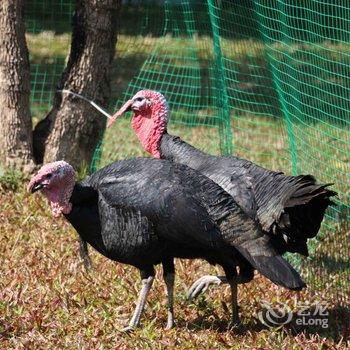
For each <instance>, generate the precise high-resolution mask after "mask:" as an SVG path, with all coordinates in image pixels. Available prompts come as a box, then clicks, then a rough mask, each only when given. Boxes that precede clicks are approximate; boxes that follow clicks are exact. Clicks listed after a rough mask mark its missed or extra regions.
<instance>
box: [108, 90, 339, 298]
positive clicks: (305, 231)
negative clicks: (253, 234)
mask: <svg viewBox="0 0 350 350" xmlns="http://www.w3.org/2000/svg"><path fill="white" fill-rule="evenodd" d="M129 110H132V111H133V112H134V114H133V117H132V121H131V124H132V127H133V129H134V130H135V132H136V134H137V136H138V138H139V140H140V142H141V144H142V146H143V147H144V149H145V150H146V151H147V152H149V153H151V154H152V155H153V157H155V158H163V159H168V160H171V161H173V162H176V163H181V164H185V165H187V166H189V167H190V168H192V169H195V170H197V171H199V172H200V173H202V174H204V175H205V176H207V177H209V178H210V179H212V180H213V181H214V182H216V183H217V184H219V185H220V186H221V187H222V188H223V189H224V190H225V191H226V192H228V193H229V194H230V195H231V196H232V197H233V199H234V200H235V202H236V203H237V204H238V205H239V206H240V207H241V208H242V209H243V211H244V212H245V213H246V214H247V216H249V218H251V219H253V220H255V221H257V222H258V223H259V225H260V226H261V228H262V230H263V231H264V232H266V233H268V234H270V235H272V236H273V237H274V240H275V242H276V244H277V245H278V251H279V253H280V254H283V253H284V252H287V251H288V252H293V253H294V252H296V253H300V254H302V255H305V256H307V255H308V249H307V240H308V239H309V238H312V237H315V236H316V234H317V232H318V230H319V228H320V225H321V222H322V220H323V216H324V213H325V210H326V208H327V207H328V205H329V204H331V200H330V197H332V196H334V195H335V194H336V193H335V192H333V191H331V190H329V189H327V188H326V187H327V186H328V185H323V184H316V180H315V178H314V177H313V176H311V175H300V176H286V175H284V174H283V173H282V172H275V171H271V170H267V169H264V168H262V167H260V166H258V165H256V164H254V163H252V162H250V161H249V160H246V159H241V158H238V157H220V156H213V155H209V154H206V153H204V152H202V151H200V150H198V149H196V148H194V147H192V146H191V145H189V144H188V143H186V142H184V141H182V140H181V139H180V138H179V137H175V136H171V135H169V134H168V133H167V122H168V119H169V107H168V104H167V101H166V99H165V97H164V96H163V95H162V94H161V93H159V92H156V91H152V90H141V91H139V92H138V93H137V94H136V95H135V96H134V97H133V98H132V99H131V100H129V101H127V102H126V103H125V104H124V106H123V107H122V108H121V109H120V110H119V111H118V112H117V113H116V114H115V115H114V116H113V118H112V119H111V120H110V121H109V126H110V125H111V124H112V123H113V122H114V120H115V119H116V118H117V117H119V116H120V115H122V114H123V113H125V112H126V111H129ZM246 277H247V280H249V278H251V277H252V274H250V276H246ZM223 280H224V279H223V278H220V277H215V276H204V277H203V278H201V279H200V280H198V281H197V282H196V283H195V284H194V285H193V286H192V287H191V289H190V296H192V297H194V296H196V295H198V294H199V293H200V292H201V291H202V290H204V289H206V288H207V287H208V285H210V284H211V283H217V284H220V283H221V282H222V281H223Z"/></svg>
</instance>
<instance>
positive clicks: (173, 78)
mask: <svg viewBox="0 0 350 350" xmlns="http://www.w3.org/2000/svg"><path fill="white" fill-rule="evenodd" d="M74 5H75V4H74V1H73V0H72V1H71V0H51V1H41V0H28V1H27V40H28V46H29V50H30V60H31V74H32V75H31V77H32V114H33V118H34V122H35V121H37V120H38V119H40V118H42V117H43V116H44V115H45V112H47V111H48V110H49V108H50V104H51V101H52V99H53V94H54V91H55V89H56V84H57V82H58V79H59V77H60V74H61V72H62V70H63V67H64V65H65V60H66V56H67V54H68V52H69V45H70V40H71V26H70V23H71V17H72V13H73V11H74ZM111 77H112V89H113V93H112V95H113V99H112V101H111V105H110V110H111V111H113V110H115V109H116V108H118V107H120V106H121V104H122V103H123V102H124V101H125V100H126V99H127V98H130V97H131V96H132V95H133V94H134V93H136V92H137V91H138V90H140V89H145V88H150V89H155V90H159V91H161V92H162V93H164V94H165V96H166V97H167V99H168V101H169V103H170V107H171V123H170V132H171V133H173V134H177V135H180V136H181V137H182V138H184V139H185V140H187V141H189V142H190V143H192V144H193V145H195V146H196V147H199V148H201V149H204V150H206V151H207V152H210V153H215V154H219V153H221V154H235V155H239V156H241V157H244V158H248V159H250V160H252V161H254V162H256V163H258V164H260V165H262V166H265V167H267V168H270V169H274V170H283V171H284V172H286V173H289V174H300V173H311V174H314V175H315V176H317V178H318V180H319V181H321V182H332V183H335V185H334V187H335V189H336V190H337V191H338V192H339V197H338V198H337V199H336V204H337V205H336V206H335V207H333V208H331V209H330V210H329V211H328V212H327V218H326V220H325V222H324V225H323V227H322V232H321V234H320V236H319V238H318V239H317V240H315V241H314V242H313V251H312V257H311V258H309V259H307V260H305V259H304V260H301V259H297V260H296V261H295V263H299V264H300V265H301V266H300V267H301V268H302V270H303V273H304V276H306V278H307V279H308V280H309V281H310V282H311V284H312V286H313V288H315V289H316V290H317V288H328V289H329V290H330V293H332V294H334V295H336V296H337V297H338V298H339V299H340V300H345V299H346V296H347V295H349V289H348V288H349V277H350V267H349V248H348V244H349V236H350V234H349V220H350V206H349V199H350V181H349V179H350V176H349V172H350V166H349V164H350V136H349V135H350V134H349V129H350V114H349V113H350V102H349V98H350V4H347V3H346V2H344V1H341V0H334V1H320V0H303V1H300V0H235V1H224V0H207V1H204V0H203V1H198V0H197V1H190V0H188V1H185V0H183V1H132V0H131V1H124V2H123V6H122V13H121V23H120V28H119V39H118V44H117V53H116V57H115V62H114V65H113V69H112V71H111ZM141 154H143V153H142V150H141V147H140V145H139V143H138V141H137V140H136V138H135V136H134V135H133V132H132V131H131V128H130V125H129V120H127V119H125V120H121V121H120V122H118V123H115V125H114V127H113V128H112V129H111V130H108V132H106V134H105V136H104V139H103V140H101V144H100V145H99V147H98V148H97V150H96V152H95V156H94V160H93V164H92V169H96V168H98V167H101V166H103V165H105V164H107V163H110V162H111V161H113V160H115V159H118V158H124V157H127V156H135V155H141Z"/></svg>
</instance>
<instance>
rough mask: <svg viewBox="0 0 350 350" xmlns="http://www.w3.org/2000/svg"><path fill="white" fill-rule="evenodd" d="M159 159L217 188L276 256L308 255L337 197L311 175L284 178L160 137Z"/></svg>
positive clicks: (243, 160)
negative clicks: (204, 178) (259, 230)
mask: <svg viewBox="0 0 350 350" xmlns="http://www.w3.org/2000/svg"><path fill="white" fill-rule="evenodd" d="M160 154H161V157H162V158H165V159H168V160H171V161H173V162H176V163H179V164H185V165H187V166H189V167H190V168H192V169H195V170H197V171H199V172H200V173H201V174H203V175H205V176H207V177H209V178H210V179H211V180H213V181H214V182H215V183H217V184H218V185H220V186H221V187H222V188H223V189H224V190H225V191H226V192H227V193H229V194H230V195H231V196H232V198H233V199H234V201H235V202H236V203H237V204H238V205H239V206H240V207H241V208H242V210H243V211H244V213H246V214H247V216H249V218H251V219H253V220H256V221H257V222H258V223H259V224H260V226H261V228H262V230H263V231H264V232H266V233H268V234H270V235H271V236H273V237H274V245H275V249H277V250H278V251H279V253H280V254H283V253H284V252H286V251H289V252H297V253H300V254H303V255H308V250H307V239H308V238H312V237H315V236H316V234H317V232H318V230H319V228H320V225H321V222H322V219H323V216H324V213H325V210H326V208H327V207H328V205H329V204H331V200H330V197H331V196H334V195H335V194H336V193H335V192H333V191H331V190H328V189H327V188H326V187H327V185H320V184H316V180H315V178H314V177H313V176H311V175H301V176H286V175H285V174H283V173H282V172H274V171H271V170H267V169H264V168H262V167H260V166H258V165H256V164H254V163H252V162H250V161H248V160H246V159H241V158H238V157H222V156H213V155H209V154H206V153H204V152H202V151H200V150H198V149H196V148H194V147H192V146H191V145H189V144H187V143H186V142H184V141H183V140H181V139H180V138H179V137H175V136H172V135H169V134H168V133H164V134H163V135H162V138H161V142H160Z"/></svg>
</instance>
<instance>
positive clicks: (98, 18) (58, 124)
mask: <svg viewBox="0 0 350 350" xmlns="http://www.w3.org/2000/svg"><path fill="white" fill-rule="evenodd" d="M120 2H121V1H120V0H85V1H82V0H77V5H76V11H75V15H74V18H73V35H72V45H71V52H70V55H69V60H68V64H67V67H66V69H65V71H64V72H63V74H62V78H61V81H60V83H59V86H58V88H59V89H68V90H71V91H73V92H77V93H80V94H82V95H84V96H85V97H87V98H89V99H92V100H94V101H96V102H97V103H98V104H102V105H107V103H108V100H109V97H110V76H111V74H110V70H111V63H112V60H113V57H114V52H115V45H116V27H117V13H118V10H119V7H120ZM105 125H106V120H105V118H104V117H103V116H101V114H100V113H98V112H96V111H95V110H94V109H93V108H92V107H91V106H90V105H89V104H88V103H86V102H84V101H82V100H80V99H77V98H74V97H72V96H70V95H66V94H63V95H62V94H60V93H57V94H56V96H55V99H54V103H53V107H52V110H51V111H50V113H49V114H48V115H47V117H46V118H45V119H44V120H43V121H41V122H40V123H38V125H37V127H36V128H35V131H34V154H35V157H36V160H37V162H39V163H42V162H43V161H44V162H45V163H46V162H51V161H55V160H60V159H64V160H66V161H67V162H69V163H70V164H72V165H73V166H74V167H75V168H80V167H81V166H82V165H84V164H85V165H87V164H89V163H90V162H91V160H92V156H93V152H94V150H95V147H96V145H97V143H98V141H99V139H100V138H101V136H102V132H103V130H104V128H105Z"/></svg>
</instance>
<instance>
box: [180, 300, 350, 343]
mask: <svg viewBox="0 0 350 350" xmlns="http://www.w3.org/2000/svg"><path fill="white" fill-rule="evenodd" d="M306 311H308V312H309V313H310V317H305V318H304V323H303V324H300V323H301V322H300V321H299V322H298V320H299V319H301V316H300V313H299V312H294V313H293V316H292V320H291V321H290V322H289V323H287V324H281V325H279V326H278V325H277V326H276V327H269V326H267V325H265V324H263V323H262V322H261V321H260V320H259V319H258V318H257V317H254V316H249V317H241V320H242V322H243V323H244V331H243V330H242V329H235V328H230V325H229V317H228V318H227V319H222V318H221V319H220V318H219V316H217V314H216V313H215V310H214V309H212V308H211V307H209V308H208V310H206V312H205V314H204V315H201V316H198V317H197V318H196V319H195V320H194V321H193V322H190V323H188V322H186V320H178V322H177V327H180V328H184V327H186V328H187V329H189V330H192V331H196V330H197V331H198V330H203V329H208V330H209V329H210V330H214V331H216V332H220V333H221V332H227V331H232V332H236V333H237V335H244V334H246V333H247V332H250V333H257V332H262V331H270V332H280V331H286V332H288V333H290V334H292V335H293V336H297V335H299V334H305V335H306V336H308V337H311V336H312V335H316V334H317V335H319V336H320V337H322V338H327V339H332V340H333V341H334V342H336V343H338V342H339V341H341V340H342V341H347V340H350V328H349V324H350V308H348V307H343V306H336V307H334V308H329V309H326V311H327V312H328V315H327V316H322V317H320V316H317V315H316V316H312V315H313V314H314V312H315V311H316V309H315V308H314V307H313V308H310V309H307V310H306ZM276 312H278V310H276ZM321 318H322V319H323V320H326V321H325V322H323V323H320V324H318V325H312V324H311V323H313V322H314V321H313V322H310V320H315V319H321ZM322 324H323V325H324V327H322Z"/></svg>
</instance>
